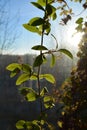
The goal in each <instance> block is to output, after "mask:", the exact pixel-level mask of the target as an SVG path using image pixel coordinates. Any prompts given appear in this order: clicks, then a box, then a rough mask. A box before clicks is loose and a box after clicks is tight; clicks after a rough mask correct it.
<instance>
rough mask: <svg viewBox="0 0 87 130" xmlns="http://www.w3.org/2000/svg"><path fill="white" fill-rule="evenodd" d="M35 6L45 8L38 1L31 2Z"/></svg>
mask: <svg viewBox="0 0 87 130" xmlns="http://www.w3.org/2000/svg"><path fill="white" fill-rule="evenodd" d="M31 3H32V4H33V5H34V6H35V7H37V8H38V9H41V10H43V11H44V8H43V7H42V6H41V5H40V4H39V3H37V2H31Z"/></svg>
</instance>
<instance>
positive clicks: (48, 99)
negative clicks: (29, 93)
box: [44, 96, 52, 102]
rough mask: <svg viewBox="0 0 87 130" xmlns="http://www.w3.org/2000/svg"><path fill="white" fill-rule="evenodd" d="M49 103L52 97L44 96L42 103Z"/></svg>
mask: <svg viewBox="0 0 87 130" xmlns="http://www.w3.org/2000/svg"><path fill="white" fill-rule="evenodd" d="M49 101H52V97H51V96H45V97H44V102H49Z"/></svg>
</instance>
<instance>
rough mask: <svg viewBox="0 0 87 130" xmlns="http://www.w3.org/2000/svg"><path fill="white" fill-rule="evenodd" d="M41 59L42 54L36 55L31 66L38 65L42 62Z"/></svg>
mask: <svg viewBox="0 0 87 130" xmlns="http://www.w3.org/2000/svg"><path fill="white" fill-rule="evenodd" d="M43 60H44V59H43V55H39V56H37V57H36V59H35V61H34V64H33V66H34V67H38V66H40V65H41V64H42V63H43Z"/></svg>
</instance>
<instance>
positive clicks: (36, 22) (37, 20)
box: [29, 17, 44, 26]
mask: <svg viewBox="0 0 87 130" xmlns="http://www.w3.org/2000/svg"><path fill="white" fill-rule="evenodd" d="M43 23H44V20H43V19H42V18H40V17H35V18H32V19H31V20H30V21H29V24H30V25H31V26H38V25H41V24H43Z"/></svg>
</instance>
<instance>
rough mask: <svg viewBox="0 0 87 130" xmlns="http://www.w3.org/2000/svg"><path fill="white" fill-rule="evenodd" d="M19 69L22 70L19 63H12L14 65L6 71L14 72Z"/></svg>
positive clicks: (10, 65)
mask: <svg viewBox="0 0 87 130" xmlns="http://www.w3.org/2000/svg"><path fill="white" fill-rule="evenodd" d="M17 68H18V69H19V70H21V64H18V63H12V64H9V65H8V66H7V67H6V69H7V70H9V71H14V70H15V69H17Z"/></svg>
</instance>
